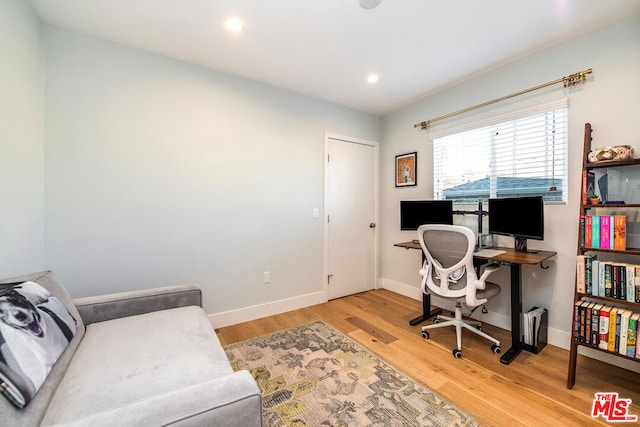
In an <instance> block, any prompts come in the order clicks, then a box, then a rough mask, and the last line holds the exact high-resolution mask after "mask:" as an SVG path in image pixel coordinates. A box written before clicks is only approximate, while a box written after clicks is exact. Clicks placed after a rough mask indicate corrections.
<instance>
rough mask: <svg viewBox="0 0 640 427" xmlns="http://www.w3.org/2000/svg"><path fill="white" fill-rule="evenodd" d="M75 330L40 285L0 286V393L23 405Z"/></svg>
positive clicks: (71, 319)
mask: <svg viewBox="0 0 640 427" xmlns="http://www.w3.org/2000/svg"><path fill="white" fill-rule="evenodd" d="M76 331H77V322H76V319H74V317H73V316H72V315H71V314H70V313H69V311H68V310H67V309H66V308H65V307H64V305H63V304H62V303H61V302H60V301H59V300H58V299H57V298H56V297H54V296H52V295H51V294H50V293H49V292H48V291H47V290H46V289H44V288H43V287H42V286H40V285H38V284H37V283H34V282H22V283H10V284H0V381H2V384H1V388H0V392H1V393H2V394H4V395H5V396H6V397H7V398H8V399H9V400H10V401H11V402H12V403H13V404H14V405H15V406H17V407H19V408H22V407H24V406H26V405H27V404H28V403H29V401H31V399H32V398H33V396H35V394H36V393H37V392H38V390H39V389H40V387H41V386H42V384H43V383H44V381H45V379H46V378H47V375H48V374H49V372H50V371H51V368H52V367H53V365H54V364H55V363H56V361H57V360H58V358H59V357H60V355H61V354H62V352H63V351H64V350H65V349H66V348H67V346H68V345H69V342H70V341H71V339H72V338H73V336H74V335H75V334H76Z"/></svg>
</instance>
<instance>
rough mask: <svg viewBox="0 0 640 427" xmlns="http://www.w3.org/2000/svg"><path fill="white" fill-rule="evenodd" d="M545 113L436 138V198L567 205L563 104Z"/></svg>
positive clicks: (528, 114)
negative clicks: (531, 199) (529, 199)
mask: <svg viewBox="0 0 640 427" xmlns="http://www.w3.org/2000/svg"><path fill="white" fill-rule="evenodd" d="M549 108H550V107H549V106H547V107H545V110H544V111H537V112H531V111H532V110H529V111H528V112H527V113H523V114H525V115H523V116H520V117H517V118H512V119H509V120H504V121H501V122H500V123H495V124H490V125H484V126H481V127H476V128H473V129H469V130H465V131H462V132H456V133H452V134H449V135H446V136H442V137H439V138H435V139H434V140H433V158H434V161H433V163H434V171H433V173H434V180H433V181H434V198H435V199H451V200H453V201H454V202H477V201H479V200H486V199H488V198H489V197H520V196H532V195H541V196H543V197H544V200H545V201H547V202H566V188H567V184H566V181H567V107H566V102H565V103H564V105H563V106H560V107H558V106H554V107H552V109H549Z"/></svg>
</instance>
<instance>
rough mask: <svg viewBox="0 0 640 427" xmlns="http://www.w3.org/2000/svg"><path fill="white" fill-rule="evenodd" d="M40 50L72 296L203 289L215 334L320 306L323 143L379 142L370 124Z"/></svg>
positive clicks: (262, 95)
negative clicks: (318, 214) (218, 327)
mask: <svg viewBox="0 0 640 427" xmlns="http://www.w3.org/2000/svg"><path fill="white" fill-rule="evenodd" d="M45 46H46V49H45V51H46V54H45V67H46V69H45V178H46V179H45V182H46V187H45V206H46V207H45V261H46V265H47V267H48V268H51V269H52V270H54V271H55V272H56V273H57V275H59V276H60V277H61V279H62V280H63V282H64V283H65V284H66V285H67V287H68V288H69V290H70V292H71V294H72V295H73V296H74V297H76V296H83V295H94V294H100V293H104V292H113V291H122V290H129V289H136V288H146V287H149V286H159V285H166V284H178V283H198V284H200V285H201V286H202V287H203V293H204V300H205V310H206V311H207V312H208V313H213V314H220V313H226V314H228V315H227V316H226V317H224V316H223V317H224V318H222V317H221V318H220V319H219V324H225V323H228V322H234V321H237V320H247V315H248V314H247V313H251V315H252V316H254V315H255V316H260V315H266V314H269V313H270V308H269V307H267V306H261V305H262V304H267V305H268V304H271V303H273V304H274V305H273V307H271V308H272V309H276V310H283V309H287V308H292V307H295V306H296V305H299V304H303V305H305V304H307V303H317V302H320V300H319V299H318V298H321V299H322V298H324V293H323V281H322V274H323V271H322V266H323V224H322V220H319V219H313V217H312V214H313V209H314V208H320V209H322V203H323V167H324V163H323V159H324V155H323V151H324V132H331V133H336V134H340V135H346V136H352V137H356V138H362V139H367V140H373V141H379V140H380V123H381V120H380V119H379V118H377V117H374V116H371V115H368V114H364V113H360V112H356V111H354V110H350V109H347V108H343V107H339V106H336V105H333V104H330V103H327V102H324V101H319V100H314V99H312V98H309V97H305V96H302V95H298V94H294V93H292V92H288V91H284V90H280V89H277V88H274V87H271V86H267V85H264V84H260V83H256V82H253V81H249V80H245V79H242V78H238V77H233V76H230V75H227V74H223V73H219V72H214V71H210V70H206V69H204V68H200V67H197V66H193V65H189V64H186V63H183V62H179V61H176V60H172V59H168V58H165V57H161V56H158V55H154V54H149V53H145V52H142V51H139V50H135V49H130V48H126V47H123V46H121V45H117V44H113V43H110V42H106V41H100V40H98V39H94V38H90V37H85V36H81V35H79V34H77V33H72V32H67V31H63V30H59V29H55V28H50V27H45ZM264 271H270V272H271V283H270V284H268V285H265V284H263V272H264ZM289 299H293V300H294V301H293V302H291V303H290V304H288V303H287V302H286V301H288V300H289ZM283 301H285V303H283ZM256 305H259V307H254V306H256ZM252 307H253V308H252ZM240 309H246V310H245V313H244V314H242V315H237V316H236V315H233V313H228V312H229V311H232V312H233V310H240Z"/></svg>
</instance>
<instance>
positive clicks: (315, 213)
mask: <svg viewBox="0 0 640 427" xmlns="http://www.w3.org/2000/svg"><path fill="white" fill-rule="evenodd" d="M318 218H320V209H318V208H313V219H318Z"/></svg>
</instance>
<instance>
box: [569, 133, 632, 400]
mask: <svg viewBox="0 0 640 427" xmlns="http://www.w3.org/2000/svg"><path fill="white" fill-rule="evenodd" d="M591 133H592V129H591V124H590V123H585V125H584V150H583V157H582V179H583V183H582V188H581V189H580V190H581V193H580V200H582V204H581V205H580V216H579V219H580V221H579V224H580V225H579V226H578V227H579V228H578V236H579V237H578V245H577V255H578V257H577V258H578V260H577V262H578V265H577V267H579V265H580V264H579V263H580V262H581V260H582V257H583V256H584V255H593V254H595V255H596V256H597V255H598V254H601V255H602V256H603V257H604V258H606V260H603V261H602V263H606V264H614V263H615V264H618V265H621V264H622V262H616V261H620V256H621V255H623V256H624V259H625V262H626V263H630V262H633V264H631V265H632V266H634V267H635V266H638V267H640V248H629V247H626V243H628V242H626V243H625V244H624V245H623V246H621V247H624V249H609V248H600V247H590V246H589V245H591V244H592V243H594V242H595V241H596V237H593V242H590V241H589V239H588V238H587V239H586V244H585V238H586V236H589V233H588V232H586V230H587V228H586V227H585V221H583V219H586V220H587V223H588V219H589V216H590V215H605V216H607V215H613V213H606V212H607V209H613V208H617V209H618V210H620V209H622V208H623V209H640V204H623V203H620V204H597V205H593V204H587V203H586V200H587V197H586V190H587V185H588V184H587V182H588V181H587V176H588V174H589V173H590V172H589V171H591V170H593V169H598V168H618V167H622V168H628V167H638V166H640V158H635V159H632V160H624V161H616V160H609V161H601V162H597V163H589V162H588V161H587V156H588V154H589V151H590V150H591V140H592V138H591ZM623 170H624V169H623ZM596 209H597V211H593V212H592V210H596ZM596 212H597V213H596ZM601 212H603V213H602V214H601ZM611 218H613V217H611ZM593 221H594V223H595V218H594V220H593ZM611 221H613V219H611ZM625 221H626V220H625ZM625 227H626V224H625ZM616 231H617V230H616ZM585 235H586V236H585ZM604 235H605V236H607V235H608V233H607V234H604ZM623 235H624V234H623ZM594 236H595V235H594ZM611 236H612V237H611V239H613V236H614V233H613V232H612V233H611ZM616 236H617V234H616ZM593 246H597V245H595V244H593ZM612 246H613V242H612V241H611V247H612ZM629 257H631V259H632V260H634V261H629ZM634 257H637V258H634ZM588 258H589V257H588ZM594 265H595V263H594ZM583 267H584V266H583ZM610 267H611V266H610V265H608V266H607V268H610ZM612 268H613V269H615V267H612ZM625 268H627V267H626V266H625V267H622V268H621V270H618V271H619V273H616V274H619V275H620V276H622V277H624V274H625V272H624V271H626V270H625ZM594 269H595V267H594ZM622 270H624V271H622ZM631 270H632V271H635V268H632V269H631ZM590 273H592V271H590V272H589V274H590ZM607 274H609V273H607ZM612 274H613V273H612ZM629 274H631V272H630V273H629ZM634 274H635V273H634ZM579 277H580V273H579V272H577V273H576V282H575V287H574V289H575V290H574V295H575V296H574V307H573V310H574V314H573V316H572V329H571V330H572V332H573V336H572V340H571V349H570V352H569V370H568V374H567V388H573V386H574V384H575V380H576V368H577V366H576V365H577V360H578V348H579V347H587V348H590V349H592V350H596V351H599V352H602V353H605V354H609V355H611V356H615V357H620V358H623V359H627V360H631V361H634V362H640V358H638V357H637V356H638V354H639V353H638V352H637V351H636V353H635V356H628V355H626V354H622V353H620V352H619V348H617V347H616V350H618V351H610V350H611V349H612V348H613V347H609V349H604V348H601V347H599V346H598V345H599V344H600V340H602V339H603V338H602V337H601V336H599V333H600V332H602V330H601V328H602V326H601V325H599V323H598V326H599V327H598V329H597V330H594V328H595V327H596V322H595V321H593V316H596V313H599V312H600V309H599V308H598V307H599V306H605V307H606V306H608V307H610V308H616V309H618V308H619V309H620V310H619V311H620V312H625V311H626V313H627V314H628V315H630V313H640V301H638V300H637V299H636V298H635V297H636V295H634V297H633V299H634V300H633V301H631V300H628V299H627V298H626V297H627V295H626V294H627V293H628V292H627V289H630V288H624V287H625V280H623V279H619V280H621V282H620V281H619V282H616V283H618V284H619V287H618V288H616V289H617V290H616V292H617V293H616V292H612V293H611V294H610V293H608V292H607V293H606V295H613V296H621V297H620V298H612V297H609V296H601V295H605V294H603V293H602V290H599V292H597V295H593V294H592V293H589V292H595V289H593V288H590V287H586V291H585V290H584V289H585V288H583V287H581V286H579V285H581V284H584V280H583V281H582V283H579ZM630 277H631V276H630ZM635 277H636V278H637V277H638V276H637V274H636V276H635ZM583 278H584V277H583ZM590 283H591V285H593V286H595V284H594V283H593V282H590ZM600 283H602V282H600ZM621 288H624V290H621ZM590 289H593V291H590ZM634 290H635V287H634ZM634 293H635V292H634ZM622 297H624V298H622ZM629 298H631V297H630V296H629ZM591 303H593V304H591ZM587 304H590V305H589V306H587ZM594 307H595V308H596V309H595V310H594ZM612 311H613V310H612ZM603 312H605V310H603ZM587 314H588V316H587ZM598 316H599V315H598ZM599 317H601V316H599ZM614 317H616V315H615V314H614V315H612V316H611V317H610V318H609V322H611V320H612V319H613V318H614ZM605 318H608V315H607V316H606V317H605ZM617 318H618V320H621V319H620V318H621V316H617ZM622 319H625V318H624V317H622ZM626 319H628V318H626ZM626 319H625V321H626V322H628V320H626ZM598 320H599V319H598ZM638 322H639V323H638V327H637V329H638V330H640V321H638ZM622 323H624V322H620V323H618V324H617V325H616V321H614V323H613V328H610V326H609V327H607V328H605V329H608V331H609V336H610V335H611V331H613V333H614V335H615V336H620V331H621V328H620V325H621V324H622ZM616 326H618V329H616ZM634 334H637V333H636V332H634ZM627 335H628V334H627ZM636 336H637V335H636ZM619 341H620V342H618V341H616V342H618V344H621V342H622V341H623V340H619ZM603 342H605V343H606V342H607V341H603ZM610 345H611V344H610ZM637 345H638V344H637V343H636V346H637ZM605 346H606V344H605ZM625 347H627V345H626V344H625Z"/></svg>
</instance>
